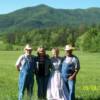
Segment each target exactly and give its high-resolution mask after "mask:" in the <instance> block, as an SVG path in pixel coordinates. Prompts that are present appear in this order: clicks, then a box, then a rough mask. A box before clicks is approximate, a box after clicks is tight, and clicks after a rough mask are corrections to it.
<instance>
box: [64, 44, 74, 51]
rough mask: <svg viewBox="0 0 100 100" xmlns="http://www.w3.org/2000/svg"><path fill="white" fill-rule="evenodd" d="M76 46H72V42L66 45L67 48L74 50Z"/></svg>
mask: <svg viewBox="0 0 100 100" xmlns="http://www.w3.org/2000/svg"><path fill="white" fill-rule="evenodd" d="M74 49H75V48H74V47H72V45H70V44H68V45H66V46H65V50H67V51H68V50H74Z"/></svg>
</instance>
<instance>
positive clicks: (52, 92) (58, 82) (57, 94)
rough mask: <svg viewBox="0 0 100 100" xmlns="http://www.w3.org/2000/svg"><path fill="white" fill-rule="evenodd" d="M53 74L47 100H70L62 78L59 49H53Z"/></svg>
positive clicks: (49, 83)
mask: <svg viewBox="0 0 100 100" xmlns="http://www.w3.org/2000/svg"><path fill="white" fill-rule="evenodd" d="M52 55H53V57H52V58H51V62H52V65H53V67H52V73H51V77H50V79H49V82H48V87H47V100H68V90H67V88H66V85H65V83H64V80H63V78H62V76H61V62H62V58H61V57H59V49H58V48H53V49H52Z"/></svg>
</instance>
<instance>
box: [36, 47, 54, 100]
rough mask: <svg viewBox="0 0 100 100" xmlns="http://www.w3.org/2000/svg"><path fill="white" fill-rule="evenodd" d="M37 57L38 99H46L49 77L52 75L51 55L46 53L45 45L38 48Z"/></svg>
mask: <svg viewBox="0 0 100 100" xmlns="http://www.w3.org/2000/svg"><path fill="white" fill-rule="evenodd" d="M37 54H38V55H37V57H36V80H37V86H38V93H37V94H38V99H39V100H45V99H46V91H47V84H48V79H49V77H50V70H51V66H52V65H51V60H50V58H49V56H48V55H47V54H46V51H45V48H44V47H39V48H38V49H37Z"/></svg>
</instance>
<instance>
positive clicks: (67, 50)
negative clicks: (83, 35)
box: [65, 48, 75, 51]
mask: <svg viewBox="0 0 100 100" xmlns="http://www.w3.org/2000/svg"><path fill="white" fill-rule="evenodd" d="M65 50H66V51H69V50H75V48H69V49H66V48H65Z"/></svg>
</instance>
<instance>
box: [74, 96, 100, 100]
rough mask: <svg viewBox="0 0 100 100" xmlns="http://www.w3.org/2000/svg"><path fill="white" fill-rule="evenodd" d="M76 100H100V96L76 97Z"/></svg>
mask: <svg viewBox="0 0 100 100" xmlns="http://www.w3.org/2000/svg"><path fill="white" fill-rule="evenodd" d="M75 100H100V97H97V98H92V97H91V98H76V99H75Z"/></svg>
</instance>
